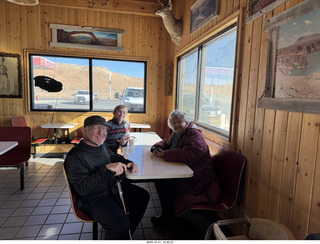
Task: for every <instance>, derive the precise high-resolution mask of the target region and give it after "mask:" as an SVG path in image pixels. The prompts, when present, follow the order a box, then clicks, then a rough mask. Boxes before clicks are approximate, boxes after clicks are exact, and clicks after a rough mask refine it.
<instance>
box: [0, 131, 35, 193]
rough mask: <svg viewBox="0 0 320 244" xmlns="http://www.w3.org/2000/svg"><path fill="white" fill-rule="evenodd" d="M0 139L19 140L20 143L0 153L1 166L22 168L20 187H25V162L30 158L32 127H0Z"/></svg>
mask: <svg viewBox="0 0 320 244" xmlns="http://www.w3.org/2000/svg"><path fill="white" fill-rule="evenodd" d="M0 141H17V142H18V145H17V146H16V147H14V148H13V149H11V150H9V151H8V152H6V153H4V154H2V155H0V167H14V168H17V169H18V168H19V169H20V189H21V190H23V189H24V163H26V162H28V160H29V158H30V143H31V128H30V127H18V128H15V127H0Z"/></svg>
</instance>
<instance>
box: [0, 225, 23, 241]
mask: <svg viewBox="0 0 320 244" xmlns="http://www.w3.org/2000/svg"><path fill="white" fill-rule="evenodd" d="M19 229H20V227H9V228H2V227H1V228H0V237H1V240H12V239H13V238H14V237H15V235H16V234H17V232H18V231H19Z"/></svg>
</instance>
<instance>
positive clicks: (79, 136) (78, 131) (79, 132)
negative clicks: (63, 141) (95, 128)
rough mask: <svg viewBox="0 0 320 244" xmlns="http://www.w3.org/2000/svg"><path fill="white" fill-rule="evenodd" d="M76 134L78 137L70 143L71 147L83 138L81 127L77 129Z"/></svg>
mask: <svg viewBox="0 0 320 244" xmlns="http://www.w3.org/2000/svg"><path fill="white" fill-rule="evenodd" d="M77 134H78V136H76V137H75V138H73V139H72V141H71V144H73V145H77V144H78V143H79V142H80V141H81V139H82V138H83V132H82V127H80V128H78V129H77Z"/></svg>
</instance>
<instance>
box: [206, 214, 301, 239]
mask: <svg viewBox="0 0 320 244" xmlns="http://www.w3.org/2000/svg"><path fill="white" fill-rule="evenodd" d="M239 224H240V225H241V227H244V228H242V230H241V229H240V230H238V234H237V235H232V234H231V235H230V234H229V235H226V234H225V232H224V231H223V229H222V228H221V227H225V226H231V225H239ZM212 232H213V234H214V236H215V238H216V239H217V240H295V237H294V235H293V234H292V232H291V231H290V230H289V229H288V228H287V227H286V226H284V225H282V224H280V223H277V222H275V221H272V220H269V219H262V218H237V219H225V220H219V221H216V222H214V223H213V224H211V225H210V226H209V228H208V230H207V233H206V236H205V240H210V239H211V238H210V237H211V235H212Z"/></svg>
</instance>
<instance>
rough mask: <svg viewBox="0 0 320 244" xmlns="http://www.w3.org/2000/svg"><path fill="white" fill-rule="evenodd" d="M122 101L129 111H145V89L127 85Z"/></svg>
mask: <svg viewBox="0 0 320 244" xmlns="http://www.w3.org/2000/svg"><path fill="white" fill-rule="evenodd" d="M121 103H122V104H124V105H126V106H127V107H128V111H129V112H143V111H144V89H143V88H142V87H126V88H125V89H124V90H123V93H122V96H121Z"/></svg>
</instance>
